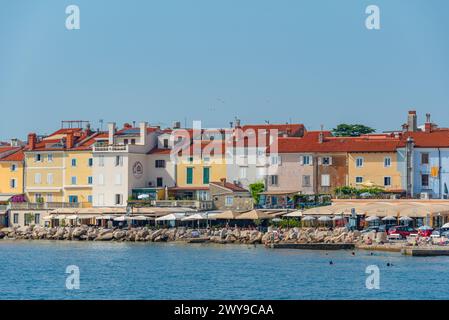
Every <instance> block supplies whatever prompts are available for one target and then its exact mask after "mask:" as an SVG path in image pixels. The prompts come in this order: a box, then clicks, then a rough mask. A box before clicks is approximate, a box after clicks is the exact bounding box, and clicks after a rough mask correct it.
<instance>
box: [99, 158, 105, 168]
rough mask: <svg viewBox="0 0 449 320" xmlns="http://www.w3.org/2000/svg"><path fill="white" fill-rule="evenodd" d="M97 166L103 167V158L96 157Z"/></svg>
mask: <svg viewBox="0 0 449 320" xmlns="http://www.w3.org/2000/svg"><path fill="white" fill-rule="evenodd" d="M98 166H99V167H104V156H98Z"/></svg>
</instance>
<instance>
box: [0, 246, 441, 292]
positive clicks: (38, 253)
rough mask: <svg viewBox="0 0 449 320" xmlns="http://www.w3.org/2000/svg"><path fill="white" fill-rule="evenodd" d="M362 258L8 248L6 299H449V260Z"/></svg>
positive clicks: (209, 249) (220, 249) (0, 252)
mask: <svg viewBox="0 0 449 320" xmlns="http://www.w3.org/2000/svg"><path fill="white" fill-rule="evenodd" d="M355 253H356V254H355V256H353V255H352V254H351V252H348V251H338V252H325V251H301V250H272V249H266V248H264V247H263V246H261V245H259V246H257V247H254V246H247V245H224V246H223V245H201V244H198V245H192V244H189V245H187V244H171V243H168V244H154V243H151V244H149V243H99V242H95V243H93V242H51V241H9V240H8V241H5V240H1V241H0V286H1V287H0V297H1V299H449V257H431V258H418V257H405V256H401V255H400V254H393V253H383V252H374V255H373V256H371V255H370V252H367V251H356V252H355ZM329 261H332V262H333V264H330V263H329ZM387 263H390V264H393V266H390V267H388V266H387ZM68 265H76V266H78V267H79V270H80V289H79V290H68V289H67V288H66V285H65V283H66V277H67V276H68V274H66V273H65V271H66V267H67V266H68ZM369 265H377V266H378V267H379V269H380V289H379V290H368V289H366V286H365V281H366V278H367V276H368V275H367V274H366V273H365V269H366V267H367V266H369Z"/></svg>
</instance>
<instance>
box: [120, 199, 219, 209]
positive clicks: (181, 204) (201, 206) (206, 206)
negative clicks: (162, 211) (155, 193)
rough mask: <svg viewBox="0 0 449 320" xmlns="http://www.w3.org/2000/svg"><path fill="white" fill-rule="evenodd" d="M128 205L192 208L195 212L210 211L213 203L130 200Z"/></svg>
mask: <svg viewBox="0 0 449 320" xmlns="http://www.w3.org/2000/svg"><path fill="white" fill-rule="evenodd" d="M128 204H129V205H131V206H135V207H164V208H168V207H171V208H176V207H180V208H192V209H196V210H212V209H213V201H211V200H151V201H144V200H143V201H142V200H132V201H128Z"/></svg>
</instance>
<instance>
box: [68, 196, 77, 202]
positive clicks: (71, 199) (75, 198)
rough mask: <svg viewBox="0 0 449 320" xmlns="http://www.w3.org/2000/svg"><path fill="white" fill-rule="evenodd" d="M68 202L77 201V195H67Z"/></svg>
mask: <svg viewBox="0 0 449 320" xmlns="http://www.w3.org/2000/svg"><path fill="white" fill-rule="evenodd" d="M69 202H70V203H78V196H69Z"/></svg>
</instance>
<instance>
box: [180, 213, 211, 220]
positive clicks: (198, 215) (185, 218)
mask: <svg viewBox="0 0 449 320" xmlns="http://www.w3.org/2000/svg"><path fill="white" fill-rule="evenodd" d="M194 220H206V218H205V217H203V216H202V215H200V214H199V213H197V214H193V215H191V216H188V217H184V218H182V219H181V221H194Z"/></svg>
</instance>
